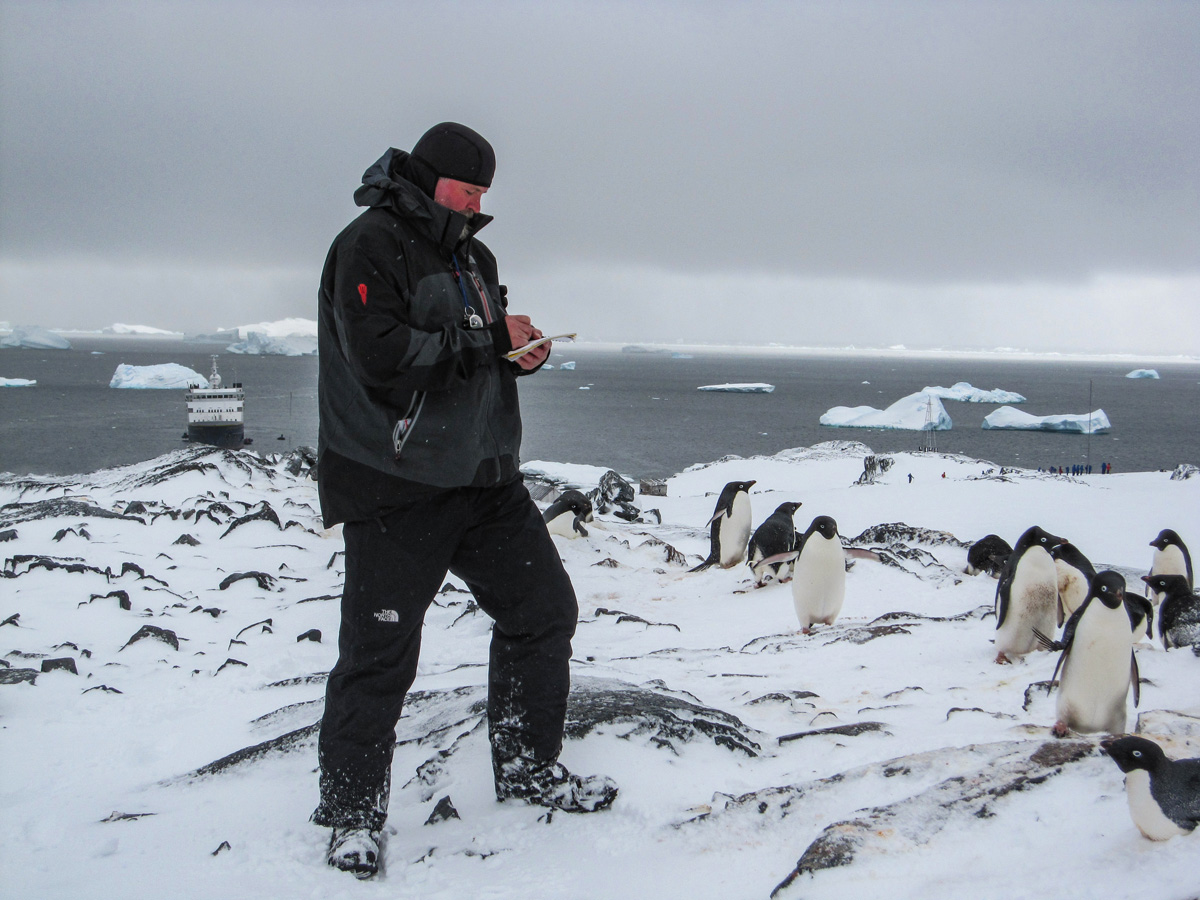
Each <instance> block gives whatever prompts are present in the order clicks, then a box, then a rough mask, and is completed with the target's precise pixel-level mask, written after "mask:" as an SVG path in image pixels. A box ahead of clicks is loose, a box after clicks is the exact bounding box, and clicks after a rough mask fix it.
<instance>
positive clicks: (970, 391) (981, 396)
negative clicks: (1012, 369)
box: [921, 381, 1025, 403]
mask: <svg viewBox="0 0 1200 900" xmlns="http://www.w3.org/2000/svg"><path fill="white" fill-rule="evenodd" d="M921 393H923V394H933V396H935V397H941V398H942V399H943V400H959V401H961V402H963V403H1024V402H1025V398H1024V397H1023V396H1021V395H1020V394H1017V393H1014V392H1012V391H1002V390H1000V389H999V388H995V389H994V390H990V391H985V390H983V389H982V388H977V387H972V386H971V385H970V384H968V383H967V382H965V381H959V382H956V383H955V384H953V385H951V386H950V387H948V388H946V387H927V388H923V389H922V391H921Z"/></svg>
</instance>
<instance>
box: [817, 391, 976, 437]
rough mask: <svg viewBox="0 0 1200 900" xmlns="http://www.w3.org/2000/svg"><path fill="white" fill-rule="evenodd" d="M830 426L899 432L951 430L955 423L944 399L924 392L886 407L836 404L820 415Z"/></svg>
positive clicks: (910, 395) (824, 423)
mask: <svg viewBox="0 0 1200 900" xmlns="http://www.w3.org/2000/svg"><path fill="white" fill-rule="evenodd" d="M821 424H822V425H828V426H830V427H831V428H888V429H894V430H897V431H949V430H950V429H951V428H953V427H954V422H953V421H952V420H951V419H950V416H949V415H948V414H947V413H946V408H945V407H944V406H942V401H941V398H939V397H937V396H936V395H934V394H926V393H924V392H920V393H916V394H909V395H908V396H907V397H901V398H900V399H899V400H897V401H896V402H895V403H893V404H892V405H891V406H889V407H888V408H887V409H883V410H879V409H876V408H875V407H873V406H835V407H833V408H832V409H830V410H827V411H826V412H825V415H823V416H821Z"/></svg>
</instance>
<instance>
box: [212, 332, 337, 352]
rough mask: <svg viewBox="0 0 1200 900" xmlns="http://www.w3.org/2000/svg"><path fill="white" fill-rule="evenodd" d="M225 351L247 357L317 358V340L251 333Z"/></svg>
mask: <svg viewBox="0 0 1200 900" xmlns="http://www.w3.org/2000/svg"><path fill="white" fill-rule="evenodd" d="M225 349H226V350H228V351H229V352H230V353H240V354H244V355H247V356H316V355H317V338H316V336H315V335H307V334H288V335H282V336H277V335H271V334H265V333H263V332H261V331H251V332H250V333H249V334H248V335H246V339H245V340H243V341H238V342H237V343H236V344H230V345H229V346H228V347H226V348H225Z"/></svg>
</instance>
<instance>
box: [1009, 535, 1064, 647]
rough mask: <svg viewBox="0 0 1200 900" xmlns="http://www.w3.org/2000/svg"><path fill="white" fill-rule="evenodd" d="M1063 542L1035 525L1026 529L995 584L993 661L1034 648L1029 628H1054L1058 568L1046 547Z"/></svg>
mask: <svg viewBox="0 0 1200 900" xmlns="http://www.w3.org/2000/svg"><path fill="white" fill-rule="evenodd" d="M1063 543H1066V539H1065V538H1060V537H1056V536H1054V535H1053V534H1050V533H1049V532H1048V531H1043V530H1042V529H1041V528H1039V527H1038V526H1036V525H1034V526H1033V527H1032V528H1029V529H1026V531H1025V533H1024V534H1022V535H1021V538H1020V540H1018V541H1017V545H1016V546H1015V547H1013V552H1012V553H1010V554H1009V557H1008V561H1007V562H1005V564H1004V571H1003V572H1002V573H1001V574H1000V583H999V584H998V585H996V662H998V663H1008V662H1012V657H1014V656H1024V655H1025V654H1026V653H1028V652H1029V651H1030V650H1032V649H1033V648H1034V645H1035V644H1036V643H1037V639H1036V638H1035V637H1034V634H1033V629H1035V628H1036V629H1037V630H1038V631H1040V632H1042V633H1043V634H1053V633H1054V631H1055V630H1056V629H1057V627H1058V571H1057V569H1055V566H1054V559H1053V558H1052V557H1051V556H1050V550H1051V549H1052V548H1054V547H1055V546H1056V545H1058V544H1063Z"/></svg>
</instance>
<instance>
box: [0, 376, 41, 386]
mask: <svg viewBox="0 0 1200 900" xmlns="http://www.w3.org/2000/svg"><path fill="white" fill-rule="evenodd" d="M35 384H37V381H36V380H35V381H30V380H29V379H28V378H0V387H33V386H34V385H35Z"/></svg>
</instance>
